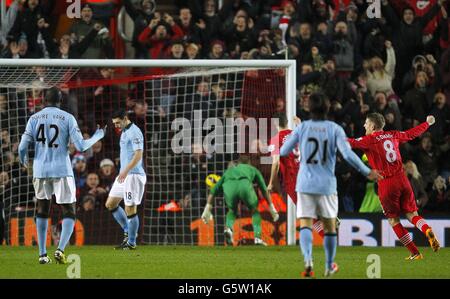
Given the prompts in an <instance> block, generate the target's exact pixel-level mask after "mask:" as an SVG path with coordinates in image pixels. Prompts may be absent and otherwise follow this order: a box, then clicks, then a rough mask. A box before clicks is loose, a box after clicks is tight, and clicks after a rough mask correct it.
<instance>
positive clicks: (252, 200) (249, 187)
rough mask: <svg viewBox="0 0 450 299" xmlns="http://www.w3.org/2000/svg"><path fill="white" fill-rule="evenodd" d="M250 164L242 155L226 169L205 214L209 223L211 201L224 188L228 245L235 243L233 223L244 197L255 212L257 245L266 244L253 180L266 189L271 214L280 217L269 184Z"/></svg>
mask: <svg viewBox="0 0 450 299" xmlns="http://www.w3.org/2000/svg"><path fill="white" fill-rule="evenodd" d="M248 163H249V160H248V157H246V156H241V157H240V158H239V161H238V164H237V165H235V166H231V167H229V168H228V169H227V170H226V171H225V173H224V174H223V176H222V177H221V178H220V180H219V181H218V182H217V184H216V185H214V187H213V188H212V189H211V193H210V194H209V196H208V201H207V203H206V206H205V210H204V211H203V214H202V219H203V221H204V222H205V223H208V221H210V220H211V219H212V213H211V210H212V203H213V200H214V197H215V196H216V195H217V193H218V192H219V190H220V189H222V190H223V193H224V197H225V203H226V205H227V208H228V213H227V218H226V224H225V232H224V234H225V241H226V243H227V245H233V224H234V221H235V220H236V212H237V207H238V202H239V200H242V201H243V202H244V204H245V205H246V206H247V207H248V208H249V210H250V212H251V213H252V223H253V232H254V234H255V245H267V244H266V243H265V242H264V241H263V240H262V239H261V215H260V214H259V211H258V197H257V196H256V192H255V190H254V189H253V182H255V181H256V183H257V184H258V186H259V188H260V189H261V190H262V191H263V195H264V197H265V198H267V200H268V202H269V204H270V214H271V215H272V218H273V221H275V222H276V221H277V220H278V218H279V215H278V212H277V210H276V209H275V207H274V205H273V203H272V198H271V197H270V193H269V192H268V191H267V186H266V183H265V182H264V178H263V176H262V174H261V172H259V170H258V169H256V168H255V167H253V166H251V165H249V164H248Z"/></svg>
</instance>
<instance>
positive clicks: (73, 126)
mask: <svg viewBox="0 0 450 299" xmlns="http://www.w3.org/2000/svg"><path fill="white" fill-rule="evenodd" d="M106 127H107V126H104V127H103V128H100V125H97V131H95V133H94V135H93V136H92V137H91V138H89V139H87V140H84V138H83V135H81V130H80V129H79V127H78V124H77V121H76V120H75V118H74V117H72V121H71V122H70V123H69V134H70V139H72V142H73V144H74V145H75V147H76V148H77V150H79V151H80V152H84V151H86V150H88V149H89V148H90V147H91V146H93V145H94V144H95V143H96V142H97V141H99V140H100V139H102V138H103V137H104V136H105V131H106Z"/></svg>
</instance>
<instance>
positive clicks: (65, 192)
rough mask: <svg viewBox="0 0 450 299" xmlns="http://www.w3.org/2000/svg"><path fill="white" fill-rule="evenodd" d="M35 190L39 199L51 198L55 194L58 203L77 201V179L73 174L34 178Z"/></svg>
mask: <svg viewBox="0 0 450 299" xmlns="http://www.w3.org/2000/svg"><path fill="white" fill-rule="evenodd" d="M33 186H34V192H35V193H36V198H37V199H46V200H50V199H51V198H52V195H53V194H55V197H56V203H57V204H71V203H74V202H76V201H77V199H76V197H75V195H76V192H77V188H76V186H75V179H74V178H73V177H71V176H68V177H63V178H34V179H33Z"/></svg>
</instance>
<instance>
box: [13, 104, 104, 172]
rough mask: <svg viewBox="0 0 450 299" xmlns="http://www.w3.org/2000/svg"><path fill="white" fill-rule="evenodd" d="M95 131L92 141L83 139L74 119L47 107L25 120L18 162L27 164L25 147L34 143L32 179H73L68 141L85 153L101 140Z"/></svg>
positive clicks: (100, 134) (54, 108)
mask: <svg viewBox="0 0 450 299" xmlns="http://www.w3.org/2000/svg"><path fill="white" fill-rule="evenodd" d="M104 135H105V133H104V131H103V129H98V130H97V131H96V132H95V134H94V136H92V138H90V139H87V140H84V139H83V135H82V134H81V131H80V129H79V127H78V124H77V121H76V120H75V117H74V116H73V115H72V114H70V113H68V112H66V111H63V110H61V109H59V108H57V107H46V108H44V109H42V110H41V111H39V112H37V113H35V114H34V115H32V116H31V117H30V119H29V120H28V123H27V126H26V128H25V132H24V133H23V135H22V138H21V140H20V144H19V159H20V162H21V163H22V164H27V163H28V146H29V145H30V144H34V151H35V155H34V161H33V177H34V178H61V177H68V176H71V177H73V170H72V164H71V161H70V157H69V141H72V142H73V143H74V144H75V147H76V148H77V150H79V151H81V152H84V151H85V150H87V149H89V148H90V147H91V146H92V145H93V144H94V143H96V142H97V141H98V140H100V139H102V138H103V137H104Z"/></svg>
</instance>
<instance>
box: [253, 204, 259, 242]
mask: <svg viewBox="0 0 450 299" xmlns="http://www.w3.org/2000/svg"><path fill="white" fill-rule="evenodd" d="M252 224H253V233H254V234H255V238H259V239H261V214H260V213H259V212H258V211H257V210H255V211H254V212H253V215H252Z"/></svg>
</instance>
